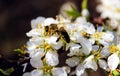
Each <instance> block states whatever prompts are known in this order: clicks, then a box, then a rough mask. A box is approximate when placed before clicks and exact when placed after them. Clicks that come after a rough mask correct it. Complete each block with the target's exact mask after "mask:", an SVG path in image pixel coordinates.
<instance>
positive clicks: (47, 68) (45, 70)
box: [43, 65, 51, 73]
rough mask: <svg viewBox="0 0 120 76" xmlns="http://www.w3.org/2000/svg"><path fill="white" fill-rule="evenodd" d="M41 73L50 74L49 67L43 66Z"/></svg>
mask: <svg viewBox="0 0 120 76" xmlns="http://www.w3.org/2000/svg"><path fill="white" fill-rule="evenodd" d="M43 72H44V73H50V72H51V67H50V66H48V65H46V66H44V67H43Z"/></svg>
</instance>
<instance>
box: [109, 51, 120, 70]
mask: <svg viewBox="0 0 120 76" xmlns="http://www.w3.org/2000/svg"><path fill="white" fill-rule="evenodd" d="M119 61H120V60H119V57H118V55H117V54H115V53H114V54H112V55H110V56H109V57H108V66H109V68H110V69H111V70H115V69H116V68H117V66H118V64H119Z"/></svg>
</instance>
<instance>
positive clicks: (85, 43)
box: [79, 37, 92, 55]
mask: <svg viewBox="0 0 120 76" xmlns="http://www.w3.org/2000/svg"><path fill="white" fill-rule="evenodd" d="M79 42H80V44H81V46H82V52H83V53H84V54H86V55H88V54H90V52H91V51H92V43H91V42H90V41H89V40H87V39H85V38H83V37H80V38H79Z"/></svg>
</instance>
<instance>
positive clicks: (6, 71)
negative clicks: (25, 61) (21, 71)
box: [0, 68, 14, 76]
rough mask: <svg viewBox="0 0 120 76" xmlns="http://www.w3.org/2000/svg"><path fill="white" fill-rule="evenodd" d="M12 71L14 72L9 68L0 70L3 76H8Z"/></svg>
mask: <svg viewBox="0 0 120 76" xmlns="http://www.w3.org/2000/svg"><path fill="white" fill-rule="evenodd" d="M13 71H14V68H9V69H6V70H3V69H0V72H1V73H2V74H3V75H6V76H9V75H10V74H11V73H12V72H13Z"/></svg>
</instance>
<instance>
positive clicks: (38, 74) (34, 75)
mask: <svg viewBox="0 0 120 76" xmlns="http://www.w3.org/2000/svg"><path fill="white" fill-rule="evenodd" d="M31 76H43V71H42V70H33V71H32V72H31Z"/></svg>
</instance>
